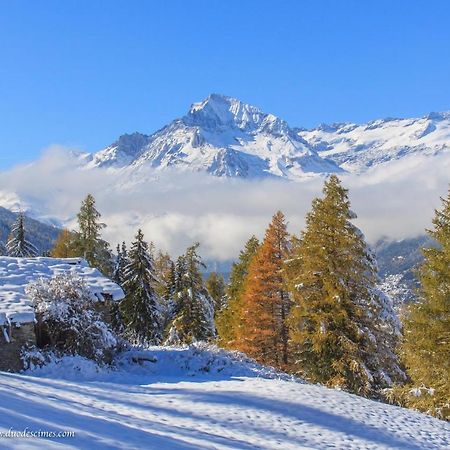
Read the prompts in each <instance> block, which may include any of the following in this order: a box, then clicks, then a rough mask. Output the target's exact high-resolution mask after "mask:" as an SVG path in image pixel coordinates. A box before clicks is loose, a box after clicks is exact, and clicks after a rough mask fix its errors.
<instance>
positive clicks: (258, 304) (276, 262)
mask: <svg viewBox="0 0 450 450" xmlns="http://www.w3.org/2000/svg"><path fill="white" fill-rule="evenodd" d="M288 255H289V246H288V232H287V229H286V223H285V219H284V215H283V213H281V212H280V211H278V212H277V213H276V214H275V215H274V216H273V218H272V222H271V223H270V225H269V227H268V229H267V230H266V234H265V237H264V240H263V242H262V244H261V246H260V248H259V249H258V251H257V253H256V255H255V257H254V258H253V259H252V262H251V264H250V267H249V272H248V281H247V284H246V287H245V292H244V297H243V306H244V307H243V310H242V313H243V315H242V328H241V333H239V335H238V339H237V344H238V349H239V350H242V351H244V352H246V353H248V354H249V355H250V356H252V357H254V358H256V359H257V360H258V361H261V362H263V363H266V364H271V365H274V366H277V367H286V366H287V364H288V362H289V355H288V338H289V334H288V327H287V322H286V319H287V316H288V314H289V309H290V300H289V296H288V293H287V291H286V289H285V280H284V261H285V260H286V259H287V258H288Z"/></svg>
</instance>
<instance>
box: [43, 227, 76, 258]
mask: <svg viewBox="0 0 450 450" xmlns="http://www.w3.org/2000/svg"><path fill="white" fill-rule="evenodd" d="M50 256H51V257H52V258H73V257H76V256H79V255H78V251H77V249H76V234H75V233H74V232H72V231H69V230H67V229H63V230H62V231H61V233H59V235H58V237H57V239H56V242H55V245H54V247H53V249H52V250H51V252H50Z"/></svg>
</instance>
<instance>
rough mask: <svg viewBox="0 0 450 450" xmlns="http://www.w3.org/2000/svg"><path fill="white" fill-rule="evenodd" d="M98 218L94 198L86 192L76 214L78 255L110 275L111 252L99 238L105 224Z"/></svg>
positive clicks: (111, 265)
mask: <svg viewBox="0 0 450 450" xmlns="http://www.w3.org/2000/svg"><path fill="white" fill-rule="evenodd" d="M100 219H101V214H100V213H99V212H98V211H97V209H96V206H95V199H94V197H93V196H92V195H91V194H88V196H87V197H86V198H85V199H84V200H83V202H82V203H81V208H80V212H79V213H78V214H77V220H78V228H79V230H78V233H77V239H76V247H77V251H78V253H79V256H83V258H84V259H86V261H87V262H88V263H89V264H90V265H91V266H92V267H96V268H97V269H99V270H100V271H101V272H103V273H104V274H105V275H110V274H111V272H112V269H113V264H112V254H111V252H110V250H109V245H108V243H107V242H106V241H104V240H103V239H102V238H101V230H103V229H104V228H105V227H106V225H105V224H104V223H102V222H100Z"/></svg>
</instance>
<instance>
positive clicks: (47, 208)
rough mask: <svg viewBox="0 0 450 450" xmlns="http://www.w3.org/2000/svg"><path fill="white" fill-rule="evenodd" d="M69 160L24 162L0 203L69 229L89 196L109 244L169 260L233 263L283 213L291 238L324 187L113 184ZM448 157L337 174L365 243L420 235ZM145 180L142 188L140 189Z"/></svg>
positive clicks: (128, 179)
mask: <svg viewBox="0 0 450 450" xmlns="http://www.w3.org/2000/svg"><path fill="white" fill-rule="evenodd" d="M74 167H76V157H74V156H73V154H72V153H71V152H70V151H68V150H66V149H63V148H60V147H53V148H51V149H49V150H48V151H46V152H45V153H44V154H43V156H42V157H41V158H40V159H39V160H38V161H36V162H35V163H33V164H28V165H22V166H18V167H15V168H14V169H12V170H10V171H7V172H3V173H1V174H0V205H5V206H6V207H8V206H10V204H8V201H7V199H9V201H11V198H12V199H15V201H16V202H17V197H19V198H20V199H21V201H22V205H23V206H25V207H26V206H27V205H28V206H31V207H32V209H33V212H34V213H35V214H36V215H39V216H44V217H47V218H48V217H57V218H59V219H60V220H62V221H63V222H66V223H69V224H70V223H71V221H73V219H74V217H75V214H76V212H77V210H78V208H79V204H80V202H81V200H82V199H83V198H84V196H85V195H86V194H87V193H88V192H91V193H92V194H94V195H95V197H96V199H97V204H98V208H99V210H100V211H101V212H102V214H103V219H104V221H105V222H106V223H107V224H108V228H107V230H106V232H105V237H106V238H107V239H108V240H109V241H110V242H111V243H112V244H113V245H115V243H117V242H121V241H122V240H126V241H129V240H130V239H131V238H132V237H133V234H134V233H135V231H136V229H137V228H138V227H142V228H143V230H144V232H145V234H146V237H147V238H148V239H149V240H150V239H151V240H153V241H154V242H155V243H156V245H157V246H158V247H161V248H163V249H165V250H168V251H169V252H171V253H172V254H173V255H177V254H179V253H181V252H182V251H183V250H184V249H185V248H186V246H188V245H189V244H191V243H193V242H195V241H199V242H200V243H201V244H202V254H203V255H204V256H205V257H207V258H211V259H219V260H227V259H232V258H235V257H236V255H237V254H238V253H239V250H240V249H241V248H242V246H243V244H244V242H245V241H246V240H247V239H248V237H249V236H251V235H252V234H256V235H257V236H259V237H262V236H263V234H264V230H265V228H266V226H267V224H268V222H269V221H270V219H271V216H272V215H273V213H274V212H275V211H277V210H278V209H280V210H282V211H283V212H284V213H285V214H286V217H287V220H288V221H289V229H290V231H291V232H293V233H296V234H298V233H299V232H300V230H301V228H302V227H303V226H304V217H305V214H306V213H307V211H308V210H309V208H310V205H311V200H312V198H313V197H314V196H317V195H320V192H321V187H322V182H323V179H320V178H316V179H310V180H307V181H304V182H300V183H291V182H285V181H273V180H270V181H269V180H265V181H259V182H256V181H243V180H227V179H219V178H214V177H211V176H209V175H206V174H200V173H183V174H180V173H176V174H175V173H173V172H167V173H163V174H162V173H158V174H155V173H152V172H150V171H149V172H147V173H145V174H144V173H140V174H139V177H137V176H131V175H130V174H128V175H126V176H123V177H121V178H118V177H117V175H116V174H114V173H112V172H106V171H103V170H98V169H96V170H82V169H77V168H74ZM449 173H450V154H443V155H441V156H435V157H433V158H426V157H418V156H414V157H409V158H405V159H403V160H401V161H396V162H392V163H389V164H388V165H385V166H379V167H377V168H375V169H374V170H372V171H370V172H367V173H366V174H364V175H361V176H355V175H346V176H343V177H342V179H343V182H344V184H345V186H346V187H348V188H349V189H350V199H351V201H352V207H353V210H354V211H355V212H356V213H357V214H358V216H359V218H358V220H357V224H358V226H360V227H361V229H362V230H363V232H364V233H365V234H366V236H367V237H368V239H369V240H370V241H372V242H373V241H374V240H376V239H378V238H380V237H382V236H388V237H391V238H395V239H400V238H403V237H412V236H416V235H419V234H421V233H423V230H424V228H425V227H427V226H429V225H430V221H431V218H432V215H433V208H435V207H437V206H439V205H440V201H439V196H445V195H446V192H447V189H448V182H449V181H450V180H449V175H448V174H449ZM142 178H145V179H146V180H147V181H146V182H140V181H139V180H141V179H142Z"/></svg>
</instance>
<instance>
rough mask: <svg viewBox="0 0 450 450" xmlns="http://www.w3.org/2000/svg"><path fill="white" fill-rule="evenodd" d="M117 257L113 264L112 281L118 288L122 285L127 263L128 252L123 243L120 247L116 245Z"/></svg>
mask: <svg viewBox="0 0 450 450" xmlns="http://www.w3.org/2000/svg"><path fill="white" fill-rule="evenodd" d="M116 251H117V256H116V261H115V264H114V271H113V276H112V279H113V280H114V281H115V282H116V283H117V284H118V285H120V286H122V285H123V283H124V281H125V267H126V266H127V264H128V263H129V260H128V251H127V246H126V244H125V242H122V245H119V244H118V245H117V248H116Z"/></svg>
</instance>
